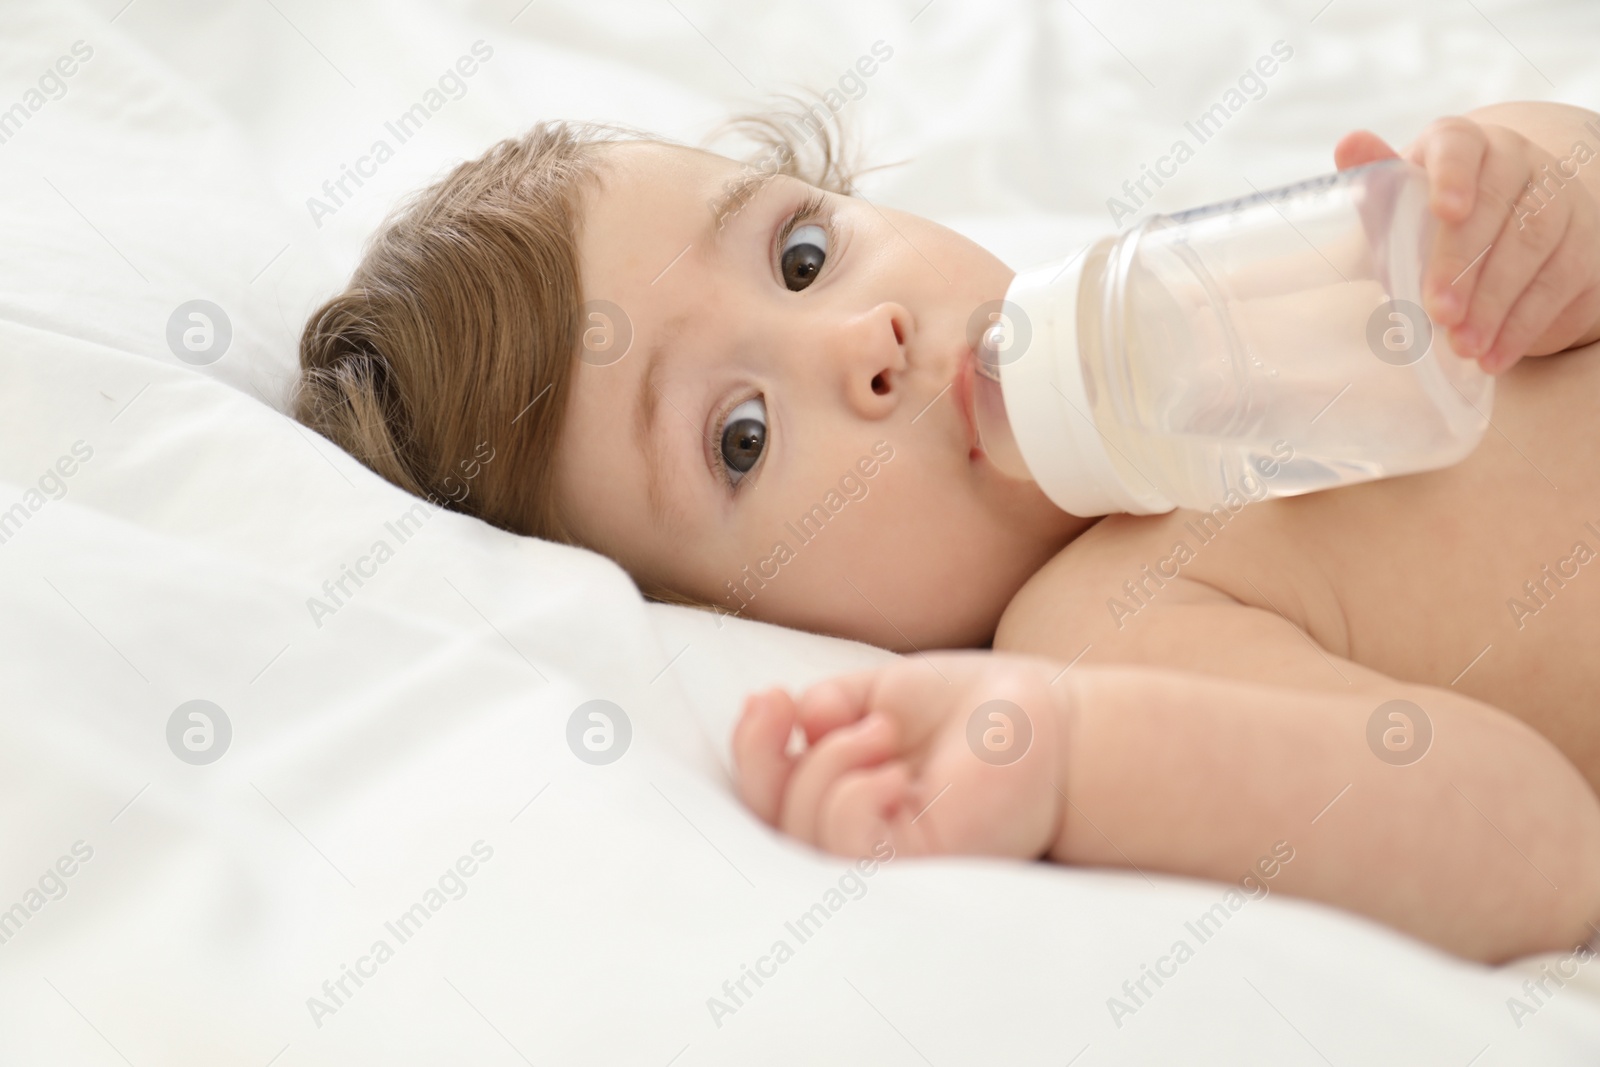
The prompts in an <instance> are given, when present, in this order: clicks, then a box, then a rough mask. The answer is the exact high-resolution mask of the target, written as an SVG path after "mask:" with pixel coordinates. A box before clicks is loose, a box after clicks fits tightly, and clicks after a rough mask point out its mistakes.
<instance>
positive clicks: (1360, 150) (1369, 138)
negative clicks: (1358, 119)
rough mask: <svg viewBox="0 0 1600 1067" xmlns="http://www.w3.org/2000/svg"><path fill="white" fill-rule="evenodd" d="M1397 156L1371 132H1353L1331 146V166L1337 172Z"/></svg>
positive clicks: (1396, 153) (1391, 148) (1385, 142)
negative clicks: (1335, 168) (1336, 169)
mask: <svg viewBox="0 0 1600 1067" xmlns="http://www.w3.org/2000/svg"><path fill="white" fill-rule="evenodd" d="M1399 155H1400V153H1399V152H1396V151H1395V150H1394V148H1393V147H1391V146H1390V144H1389V142H1387V141H1385V140H1384V139H1383V138H1382V137H1379V136H1378V135H1377V134H1375V133H1373V132H1372V131H1371V130H1355V131H1353V132H1351V133H1347V134H1345V135H1344V136H1343V137H1341V138H1340V139H1339V143H1338V144H1336V145H1334V146H1333V165H1334V166H1335V167H1337V168H1338V169H1339V170H1349V169H1350V168H1351V167H1361V166H1365V165H1366V164H1368V163H1375V162H1377V161H1378V160H1380V159H1394V158H1396V157H1397V156H1399Z"/></svg>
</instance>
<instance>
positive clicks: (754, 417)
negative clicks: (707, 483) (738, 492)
mask: <svg viewBox="0 0 1600 1067" xmlns="http://www.w3.org/2000/svg"><path fill="white" fill-rule="evenodd" d="M721 436H722V446H721V453H722V464H723V466H724V467H725V468H726V469H727V471H728V480H729V481H730V482H732V483H733V484H734V485H738V484H739V481H740V479H741V478H743V477H744V476H745V474H747V473H748V472H749V471H750V469H751V468H752V467H754V466H755V465H756V460H758V459H760V458H761V450H762V449H763V448H765V447H766V444H767V405H766V403H765V402H764V401H763V400H762V399H761V398H760V397H752V398H751V399H749V400H746V401H745V402H744V403H742V404H740V405H739V406H738V407H736V408H734V409H733V410H732V411H730V412H728V420H727V421H726V422H725V423H723V424H722V435H721Z"/></svg>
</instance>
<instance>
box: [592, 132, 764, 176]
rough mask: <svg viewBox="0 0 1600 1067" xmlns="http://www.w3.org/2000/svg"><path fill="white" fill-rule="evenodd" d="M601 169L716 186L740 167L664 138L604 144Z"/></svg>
mask: <svg viewBox="0 0 1600 1067" xmlns="http://www.w3.org/2000/svg"><path fill="white" fill-rule="evenodd" d="M603 149H604V151H603V152H602V154H601V156H600V169H601V171H602V173H603V174H604V175H607V176H614V177H617V178H621V179H622V180H623V182H624V183H630V182H635V181H645V182H662V181H669V182H672V183H673V184H683V185H685V186H690V187H693V186H695V185H697V184H698V185H704V186H714V185H717V184H719V183H720V182H721V181H723V180H725V179H727V178H728V177H731V176H733V175H735V174H737V173H739V172H740V170H741V165H740V164H739V163H738V162H736V161H735V160H732V159H729V158H728V157H727V156H723V155H718V154H717V153H715V152H711V151H708V150H706V149H704V148H695V147H693V146H691V145H681V144H670V143H667V142H664V141H615V142H611V143H609V144H606V145H604V146H603Z"/></svg>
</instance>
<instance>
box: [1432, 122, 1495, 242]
mask: <svg viewBox="0 0 1600 1067" xmlns="http://www.w3.org/2000/svg"><path fill="white" fill-rule="evenodd" d="M1420 147H1421V150H1422V165H1423V167H1424V168H1426V170H1427V172H1428V206H1429V207H1430V208H1431V209H1432V210H1433V213H1434V214H1435V215H1437V216H1439V218H1440V219H1441V220H1443V221H1445V222H1447V223H1448V222H1460V221H1461V220H1463V219H1465V218H1467V216H1469V215H1471V214H1472V207H1473V204H1474V203H1476V202H1477V198H1478V171H1479V170H1480V169H1482V167H1483V157H1484V154H1485V153H1486V152H1487V151H1488V148H1489V138H1488V137H1487V136H1486V135H1485V134H1484V132H1483V127H1482V126H1479V125H1478V124H1477V123H1476V122H1473V121H1472V120H1471V119H1464V118H1461V117H1460V116H1456V115H1452V116H1450V117H1447V118H1442V119H1439V120H1438V121H1436V122H1434V123H1433V125H1432V126H1430V127H1429V128H1428V130H1427V131H1426V132H1425V133H1424V134H1423V136H1422V138H1421V141H1420Z"/></svg>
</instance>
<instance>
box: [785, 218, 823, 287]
mask: <svg viewBox="0 0 1600 1067" xmlns="http://www.w3.org/2000/svg"><path fill="white" fill-rule="evenodd" d="M827 258H828V234H827V231H826V230H824V229H823V228H822V227H821V226H800V227H797V228H796V229H795V231H794V232H793V233H791V234H790V235H789V237H788V239H787V240H786V241H784V243H783V252H782V253H781V254H780V255H779V257H778V263H779V265H780V266H781V267H782V269H783V284H784V285H786V286H788V287H789V288H790V289H791V290H792V291H795V292H799V291H800V290H801V289H804V288H805V287H806V286H808V285H810V284H811V280H812V279H813V278H815V277H816V276H817V272H818V271H820V270H822V264H823V261H824V260H826V259H827Z"/></svg>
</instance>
